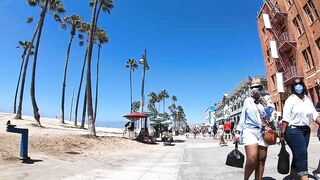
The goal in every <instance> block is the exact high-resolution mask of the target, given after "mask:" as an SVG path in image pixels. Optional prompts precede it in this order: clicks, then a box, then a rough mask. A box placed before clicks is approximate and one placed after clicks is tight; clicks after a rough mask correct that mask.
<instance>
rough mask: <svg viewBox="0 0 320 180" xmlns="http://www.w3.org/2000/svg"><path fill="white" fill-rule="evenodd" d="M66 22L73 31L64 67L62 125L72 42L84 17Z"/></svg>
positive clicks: (73, 17)
mask: <svg viewBox="0 0 320 180" xmlns="http://www.w3.org/2000/svg"><path fill="white" fill-rule="evenodd" d="M64 22H65V23H66V24H68V25H70V26H71V30H70V40H69V44H68V50H67V57H66V62H65V65H64V73H63V82H62V97H61V123H62V124H64V99H65V92H66V81H67V70H68V62H69V55H70V50H71V45H72V41H73V39H74V36H75V34H76V31H77V29H79V28H80V25H81V22H82V17H80V16H78V15H75V14H74V15H72V16H67V17H65V18H64ZM70 120H71V119H70Z"/></svg>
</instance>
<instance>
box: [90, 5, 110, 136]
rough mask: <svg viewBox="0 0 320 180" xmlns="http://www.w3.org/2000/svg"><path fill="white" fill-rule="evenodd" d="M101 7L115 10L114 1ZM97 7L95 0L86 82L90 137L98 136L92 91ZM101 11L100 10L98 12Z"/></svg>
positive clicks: (97, 16)
mask: <svg viewBox="0 0 320 180" xmlns="http://www.w3.org/2000/svg"><path fill="white" fill-rule="evenodd" d="M99 3H100V6H99V7H102V5H103V6H104V7H105V10H106V11H108V12H109V13H110V10H111V8H113V1H112V0H100V1H99ZM97 5H98V0H93V5H92V7H93V8H92V9H93V10H92V16H91V27H90V34H89V42H88V59H87V81H86V86H87V87H86V88H87V91H86V94H87V103H88V108H87V109H88V119H89V133H90V135H93V136H96V130H95V120H94V114H93V105H92V90H91V58H92V49H93V40H94V31H95V29H96V25H97V23H98V21H97V19H98V18H99V14H97ZM98 11H99V10H98Z"/></svg>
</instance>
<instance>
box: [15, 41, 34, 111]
mask: <svg viewBox="0 0 320 180" xmlns="http://www.w3.org/2000/svg"><path fill="white" fill-rule="evenodd" d="M29 47H31V43H30V42H29V41H19V46H17V48H19V49H23V52H22V55H21V59H22V61H21V65H20V71H19V76H18V82H17V86H16V91H15V95H14V102H13V113H16V112H17V106H16V104H17V96H18V91H19V85H20V79H21V73H22V70H23V65H24V61H25V56H26V54H27V51H28V48H29ZM32 54H33V51H32V52H31V55H32Z"/></svg>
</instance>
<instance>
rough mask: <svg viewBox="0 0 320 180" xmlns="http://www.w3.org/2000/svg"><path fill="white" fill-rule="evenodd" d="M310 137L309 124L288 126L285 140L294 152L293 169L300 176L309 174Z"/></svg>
mask: <svg viewBox="0 0 320 180" xmlns="http://www.w3.org/2000/svg"><path fill="white" fill-rule="evenodd" d="M309 139H310V127H309V126H288V128H287V131H286V133H285V140H286V141H287V143H288V145H289V147H290V149H291V151H292V154H293V158H292V164H291V169H295V170H296V171H297V172H298V175H299V176H300V177H301V176H305V175H308V145H309Z"/></svg>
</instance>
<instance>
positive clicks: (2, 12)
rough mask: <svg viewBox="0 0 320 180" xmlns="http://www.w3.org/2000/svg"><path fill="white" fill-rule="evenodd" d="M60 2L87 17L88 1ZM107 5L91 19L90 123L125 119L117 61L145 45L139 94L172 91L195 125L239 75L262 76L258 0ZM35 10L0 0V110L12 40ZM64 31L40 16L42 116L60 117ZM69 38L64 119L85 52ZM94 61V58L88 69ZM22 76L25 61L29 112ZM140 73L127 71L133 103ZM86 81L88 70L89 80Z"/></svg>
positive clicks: (126, 96) (25, 35)
mask: <svg viewBox="0 0 320 180" xmlns="http://www.w3.org/2000/svg"><path fill="white" fill-rule="evenodd" d="M62 1H63V2H64V4H65V8H66V13H65V15H66V16H67V15H71V14H73V13H77V14H79V15H81V16H82V17H83V18H84V20H85V21H90V16H91V8H89V6H88V1H89V0H87V1H86V0H82V1H71V0H62ZM114 5H115V8H114V9H112V11H111V15H108V14H101V16H100V19H99V26H100V27H102V28H105V29H106V30H107V33H108V36H109V40H110V42H109V44H107V45H105V46H104V47H103V49H102V52H101V69H100V72H101V73H100V91H99V92H100V96H99V104H98V107H99V109H98V116H97V121H98V124H109V125H110V124H111V122H114V121H117V122H121V123H122V122H124V121H125V120H124V118H123V117H122V116H123V115H124V114H126V113H128V112H129V111H130V91H129V70H128V69H127V68H125V63H126V61H127V59H128V58H132V57H133V58H135V59H136V60H139V59H140V57H141V55H142V54H143V51H144V48H147V59H148V63H149V66H150V70H149V71H147V74H146V83H145V92H146V95H147V94H148V93H150V92H151V91H155V92H160V90H162V89H166V90H167V91H168V92H169V94H170V95H176V96H177V99H178V101H177V104H179V105H182V106H183V107H184V110H185V113H186V115H187V119H188V121H189V122H190V123H201V122H203V121H204V111H205V110H206V109H207V107H208V106H211V105H213V104H214V102H217V101H220V100H221V99H222V96H223V94H224V93H229V92H230V91H232V90H233V89H234V88H235V87H236V86H237V85H238V84H239V83H240V82H241V81H242V80H243V79H245V78H247V77H248V76H255V75H264V74H265V67H264V62H263V56H262V50H261V46H260V40H259V36H258V31H257V23H256V17H257V13H258V11H259V9H260V7H261V5H262V0H241V1H239V0H229V1H218V0H201V1H193V0H162V1H156V0H115V2H114ZM39 12H40V11H39V9H38V8H32V7H29V6H28V5H27V3H26V1H24V0H19V1H12V0H1V1H0V16H1V17H2V18H1V19H2V26H1V28H0V40H1V44H0V55H1V56H0V68H1V69H0V84H1V85H0V111H2V112H12V111H13V108H12V107H13V99H14V91H15V86H16V82H17V78H18V72H19V68H20V63H21V58H20V56H21V53H22V51H21V50H20V49H17V48H16V46H17V44H18V41H19V40H29V41H30V40H31V37H32V33H33V31H34V29H35V23H36V22H37V19H38V15H39ZM30 16H34V18H35V22H34V23H33V24H26V23H25V19H26V18H27V17H30ZM69 34H70V33H69V30H67V31H65V30H62V29H59V26H58V24H57V23H55V22H54V21H53V19H52V17H50V16H47V19H46V22H45V26H44V29H43V33H42V39H41V46H40V51H39V56H38V64H37V72H36V73H37V78H36V99H37V102H38V106H39V108H40V114H41V115H42V116H49V117H55V116H59V114H61V110H60V102H61V88H62V79H63V68H64V62H65V57H66V50H67V45H68V41H69V37H70V35H69ZM77 41H78V40H75V43H74V44H73V48H72V50H71V54H70V61H69V69H68V79H67V87H66V98H67V99H66V118H67V119H68V118H69V113H70V104H71V97H72V90H73V89H75V94H76V91H77V88H78V83H79V77H80V72H81V66H82V62H83V56H84V52H85V51H84V50H85V48H84V47H79V46H78V42H77ZM96 49H97V48H95V50H96ZM94 54H96V51H94ZM31 62H32V60H31ZM95 63H96V56H95V55H94V59H93V68H94V69H95ZM94 69H93V72H95V70H94ZM30 75H31V64H29V71H28V77H27V81H26V87H25V96H24V104H23V114H27V115H32V105H31V98H30ZM141 77H142V68H141V67H140V68H139V69H138V70H136V71H135V72H134V74H133V88H134V100H140V93H141ZM94 80H95V74H93V83H94V82H95V81H94ZM93 87H94V86H93ZM81 101H82V100H81ZM169 101H170V100H167V102H169ZM81 104H82V103H81ZM167 104H168V103H167ZM81 106H82V105H81ZM79 113H81V112H79ZM109 122H110V123H109Z"/></svg>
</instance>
